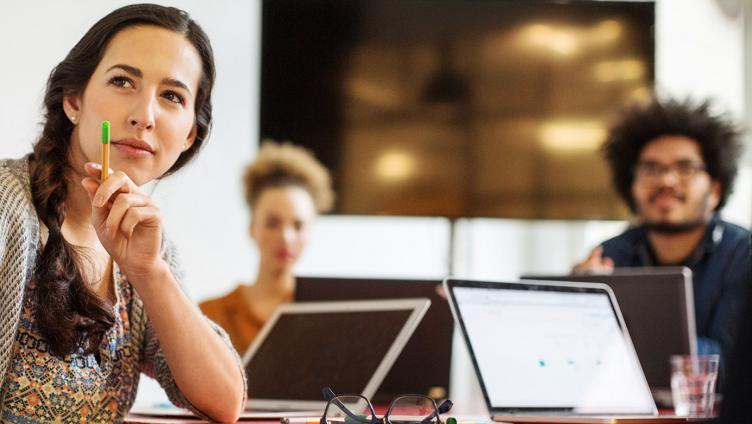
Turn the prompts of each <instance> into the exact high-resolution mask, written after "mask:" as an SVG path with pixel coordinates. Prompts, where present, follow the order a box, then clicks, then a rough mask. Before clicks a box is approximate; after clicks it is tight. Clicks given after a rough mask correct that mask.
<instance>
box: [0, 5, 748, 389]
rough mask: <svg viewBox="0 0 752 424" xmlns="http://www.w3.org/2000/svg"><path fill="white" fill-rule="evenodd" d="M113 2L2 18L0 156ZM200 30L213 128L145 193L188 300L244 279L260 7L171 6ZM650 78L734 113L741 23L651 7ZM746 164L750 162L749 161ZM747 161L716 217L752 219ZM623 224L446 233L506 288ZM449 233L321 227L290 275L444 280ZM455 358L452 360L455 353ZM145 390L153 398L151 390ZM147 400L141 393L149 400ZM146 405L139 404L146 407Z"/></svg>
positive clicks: (352, 222)
mask: <svg viewBox="0 0 752 424" xmlns="http://www.w3.org/2000/svg"><path fill="white" fill-rule="evenodd" d="M125 3H126V2H122V1H111V0H110V1H94V0H75V1H74V0H62V1H51V0H50V1H41V0H27V1H26V2H13V3H10V4H12V6H9V5H3V6H0V7H1V8H2V9H0V10H1V12H0V40H4V41H3V43H0V57H1V58H2V66H0V81H2V91H1V93H2V94H0V128H2V129H3V134H4V136H3V137H2V139H0V157H18V156H20V155H22V154H24V153H26V152H28V151H29V149H30V146H31V143H32V141H33V140H34V139H35V137H36V136H37V134H38V131H39V128H38V126H37V122H38V121H39V120H40V114H39V110H40V108H39V105H40V104H41V96H42V90H43V88H44V82H45V80H46V77H47V75H48V73H49V71H50V70H51V69H52V67H53V66H54V65H55V64H56V63H57V62H58V61H59V60H60V59H62V57H63V56H64V55H65V54H66V53H67V51H68V49H70V47H72V46H73V44H74V43H75V42H76V41H77V40H78V39H79V38H80V36H81V35H83V32H84V31H85V30H86V29H87V28H88V27H89V26H90V25H91V24H93V22H94V21H95V20H96V19H98V18H99V17H101V16H103V15H104V14H106V13H107V12H109V11H111V10H112V9H114V8H115V7H117V6H119V5H122V4H125ZM170 4H174V5H176V6H178V7H181V8H183V9H185V10H187V11H188V12H190V13H191V14H192V15H193V17H194V18H196V20H197V21H198V22H199V23H200V24H201V25H202V26H203V27H204V29H205V30H206V31H207V33H208V34H209V36H210V38H211V40H212V43H213V45H214V48H215V53H216V59H217V70H218V77H217V86H216V90H215V93H214V95H215V97H214V105H215V118H216V120H215V127H214V131H213V134H212V137H211V139H210V142H209V143H208V145H207V146H206V149H205V151H204V152H203V153H202V154H201V155H200V156H199V157H198V159H197V161H196V162H194V163H193V164H191V165H189V166H188V167H187V168H186V169H185V170H183V171H181V172H180V173H178V175H175V176H174V177H170V178H169V179H167V180H165V181H163V182H161V183H160V184H159V185H158V186H157V188H156V191H155V193H154V197H155V199H156V201H157V204H158V205H159V206H160V207H161V208H162V210H163V214H164V217H165V221H166V225H167V228H168V231H169V233H170V234H171V236H172V238H173V239H174V240H175V242H176V243H177V245H178V248H179V249H180V252H181V254H182V257H183V260H184V264H185V269H186V273H187V278H186V280H185V283H186V286H187V289H188V290H189V293H190V294H191V295H192V296H193V298H194V299H197V300H198V299H203V298H206V297H209V296H214V295H218V294H221V293H223V292H225V291H227V290H229V289H230V288H232V287H233V286H234V285H235V284H237V283H238V282H239V281H249V280H250V279H251V278H252V276H253V274H254V271H255V265H256V261H257V256H256V253H255V252H254V251H253V249H252V248H251V244H250V242H249V241H248V239H247V236H246V235H247V230H246V228H247V212H246V210H245V207H244V205H243V203H242V196H241V192H240V185H239V175H240V172H241V168H242V165H243V164H244V163H245V162H246V161H247V160H249V159H250V158H251V156H252V154H253V152H254V151H255V149H256V147H255V144H254V140H256V138H257V132H258V131H257V125H258V123H257V116H258V113H257V112H258V92H259V91H258V87H257V84H258V80H259V75H258V73H259V69H258V66H259V58H258V51H259V45H260V44H259V19H260V13H259V12H260V3H259V0H253V1H249V2H243V1H233V0H219V1H213V2H204V1H200V0H183V1H173V2H170ZM656 40H657V41H656V54H657V58H656V80H657V85H658V86H659V87H660V89H661V90H663V92H664V93H667V94H673V95H681V96H683V95H690V94H691V95H695V96H700V97H704V96H712V97H714V98H715V99H716V100H717V101H718V105H719V106H720V107H723V108H728V109H730V110H732V111H733V112H734V113H735V114H736V115H737V116H739V117H742V116H745V113H746V110H745V107H746V105H745V97H744V93H745V85H744V76H745V71H746V69H745V68H744V66H743V65H744V55H743V53H744V43H743V41H744V25H743V19H741V18H738V17H737V18H733V17H732V18H730V17H727V16H725V15H723V14H722V13H721V11H720V9H719V8H718V6H717V4H716V2H715V1H714V0H658V2H657V25H656ZM747 157H750V156H749V155H748V156H747ZM749 162H750V161H749V160H745V163H744V169H743V172H742V177H743V178H742V179H741V181H740V184H739V185H738V186H737V191H736V194H735V195H734V196H733V198H732V199H731V201H730V203H729V205H728V207H727V209H726V211H725V216H726V217H730V218H731V219H732V220H735V221H737V222H739V223H741V224H743V225H747V226H748V225H749V224H750V221H752V202H751V201H750V194H752V184H751V183H750V175H751V174H752V172H750V165H749ZM623 226H624V223H620V222H561V221H556V222H532V221H514V220H461V221H459V222H458V223H457V225H456V226H455V229H454V230H455V234H454V236H455V240H456V244H455V248H454V252H452V257H453V258H454V261H455V262H454V271H455V274H456V275H462V276H467V277H476V278H515V277H516V276H517V275H518V274H519V273H521V272H562V271H565V270H567V269H568V266H569V264H571V263H573V262H574V261H575V260H576V259H578V258H581V257H582V256H583V255H584V254H585V253H586V252H587V251H588V250H589V249H590V248H592V247H593V246H594V245H595V244H597V242H598V241H600V240H602V239H603V238H606V237H608V236H611V235H613V234H616V233H618V232H619V231H620V230H621V229H622V228H623ZM449 240H450V237H449V224H448V223H447V222H446V221H445V220H442V219H434V218H426V219H419V218H412V219H400V218H376V217H372V218H367V217H348V218H345V217H336V216H333V217H322V218H321V220H320V222H319V225H318V227H317V229H316V230H315V232H314V235H313V240H312V243H311V249H310V250H309V251H308V252H307V254H306V256H304V258H303V260H302V261H301V264H300V266H299V272H300V273H307V274H312V275H322V274H332V275H334V274H340V275H368V274H373V275H382V276H391V277H396V276H400V275H402V276H410V277H416V278H417V277H420V278H426V277H427V278H431V277H436V276H441V275H443V269H445V267H446V265H447V263H448V260H449V259H448V258H449V255H450V253H449V251H448V249H449V247H448V243H449ZM455 354H456V356H457V357H458V358H459V360H460V362H462V361H463V360H466V359H463V356H462V352H459V353H457V352H455ZM466 366H467V364H466V363H465V365H462V364H460V366H458V367H456V368H455V371H454V372H453V379H454V380H453V384H455V389H456V391H454V393H453V396H454V397H456V398H457V399H455V400H462V399H465V400H467V399H469V396H468V394H467V393H470V392H472V390H473V384H474V383H472V381H470V382H468V379H470V380H471V372H470V370H469V369H468V368H466ZM148 390H151V389H148ZM152 393H153V392H151V391H149V392H148V395H152ZM143 396H144V395H142V398H143Z"/></svg>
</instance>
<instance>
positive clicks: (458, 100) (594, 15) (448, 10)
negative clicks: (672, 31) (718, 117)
mask: <svg viewBox="0 0 752 424" xmlns="http://www.w3.org/2000/svg"><path fill="white" fill-rule="evenodd" d="M654 23H655V4H654V2H634V1H631V2H610V1H554V0H264V1H263V3H262V53H261V54H262V57H261V66H262V70H261V105H260V114H261V116H260V135H261V137H262V138H272V139H275V140H279V141H283V140H289V141H292V142H294V143H296V144H300V145H303V146H305V147H307V148H309V149H310V150H312V151H313V152H314V153H315V155H316V156H317V157H318V158H319V159H320V160H321V161H322V162H323V163H324V164H325V165H326V166H327V167H328V168H329V169H330V170H331V172H332V174H333V177H334V184H335V190H336V191H337V196H338V197H337V202H336V206H335V211H334V212H335V213H340V214H386V215H408V216H415V215H419V216H446V217H451V218H459V217H504V218H535V219H592V218H595V219H608V218H623V217H625V216H626V215H627V213H626V212H627V211H626V208H625V207H624V206H623V205H622V203H621V202H620V201H619V200H618V198H617V197H616V195H615V193H614V191H613V189H612V188H611V184H610V175H609V172H608V169H607V168H606V165H605V163H604V162H603V160H602V158H601V155H600V152H599V147H600V145H601V144H602V142H603V141H604V139H605V136H606V131H607V128H608V125H609V122H610V120H611V119H612V118H613V116H614V113H615V112H616V111H618V110H619V109H620V108H621V107H622V106H623V105H624V104H625V103H627V102H630V101H634V100H638V99H644V98H647V97H648V96H649V95H650V93H651V91H652V87H653V80H654V70H653V68H654V50H655V47H654V44H655V43H654V33H653V28H654Z"/></svg>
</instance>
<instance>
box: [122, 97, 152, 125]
mask: <svg viewBox="0 0 752 424" xmlns="http://www.w3.org/2000/svg"><path fill="white" fill-rule="evenodd" d="M128 123H129V124H130V125H131V126H132V127H134V128H136V129H138V130H151V129H153V128H154V101H153V100H152V99H151V97H145V98H143V99H142V100H141V101H140V102H139V103H138V104H136V105H135V107H134V108H133V110H131V113H130V116H129V117H128Z"/></svg>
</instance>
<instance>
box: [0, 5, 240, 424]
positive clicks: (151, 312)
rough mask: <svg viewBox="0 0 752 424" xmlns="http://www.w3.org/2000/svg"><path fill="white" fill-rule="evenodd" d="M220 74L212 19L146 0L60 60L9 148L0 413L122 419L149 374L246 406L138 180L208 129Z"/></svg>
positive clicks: (197, 403) (171, 163)
mask: <svg viewBox="0 0 752 424" xmlns="http://www.w3.org/2000/svg"><path fill="white" fill-rule="evenodd" d="M214 76H215V71H214V59H213V53H212V49H211V45H210V43H209V39H208V38H207V36H206V34H205V33H204V31H203V30H202V29H201V28H200V27H199V26H198V25H197V24H196V23H195V22H194V21H193V20H191V19H190V17H189V16H188V14H187V13H185V12H183V11H181V10H178V9H175V8H171V7H162V6H157V5H150V4H141V5H131V6H126V7H122V8H120V9H117V10H115V11H113V12H111V13H110V14H108V15H107V16H105V17H104V18H102V19H101V20H99V21H98V22H97V23H95V24H94V26H93V27H92V28H91V29H90V30H89V31H88V32H87V33H86V34H85V35H84V36H83V38H82V39H81V40H80V41H79V42H78V43H77V44H76V45H75V46H74V47H73V49H72V50H71V51H70V52H69V53H68V55H67V56H66V57H65V59H63V61H62V62H60V64H58V65H57V66H56V67H55V68H54V69H53V71H52V73H51V74H50V77H49V80H48V82H47V90H46V93H45V97H44V110H45V117H44V122H43V124H44V128H43V131H42V134H41V136H40V137H39V139H38V140H37V142H36V143H35V144H34V148H33V152H32V153H31V154H29V155H28V156H26V157H24V158H22V159H19V160H4V161H0V377H2V380H0V385H1V386H0V387H1V389H0V420H1V421H3V422H35V421H43V422H72V421H76V422H80V421H87V422H88V421H92V422H102V421H108V422H109V421H122V419H123V417H124V415H125V414H126V413H127V412H128V410H129V409H130V407H131V405H132V404H133V401H134V398H135V395H136V389H137V387H138V381H139V376H140V373H142V372H143V373H145V374H147V375H149V376H152V377H154V378H156V379H157V380H158V381H159V383H160V384H161V385H162V387H163V388H165V390H166V392H167V394H168V396H169V397H170V399H171V400H172V401H173V402H174V403H175V404H176V405H178V406H183V407H186V408H189V409H191V410H192V411H194V412H195V413H196V414H197V415H199V416H203V417H205V418H210V419H213V420H217V421H234V420H235V419H237V417H238V414H239V412H240V410H241V408H242V405H243V403H244V398H245V388H244V385H245V377H244V375H243V370H242V367H241V366H240V363H239V359H238V356H237V353H235V351H234V350H233V349H232V347H231V345H230V342H229V340H228V338H227V336H226V335H225V333H224V332H223V331H222V330H221V329H219V328H218V327H217V326H216V325H215V324H213V323H211V322H210V321H209V320H208V319H206V318H205V317H204V316H203V315H202V314H201V312H200V310H199V309H198V308H197V307H196V306H195V305H194V304H193V303H191V301H190V300H189V299H188V297H187V296H186V295H185V294H184V293H183V291H182V290H181V288H180V285H179V281H180V277H181V276H180V269H179V265H178V261H177V259H176V253H175V248H174V247H173V246H172V245H171V244H170V243H169V241H168V240H167V238H166V237H165V235H164V234H163V224H162V222H161V218H160V214H159V209H158V208H157V206H156V205H155V204H154V202H153V201H152V199H151V198H150V197H149V196H148V195H147V194H145V193H144V192H143V191H142V190H141V188H140V187H141V186H142V185H143V184H145V183H148V182H150V181H153V180H155V179H158V178H162V177H164V176H166V175H169V174H171V173H173V172H176V171H177V170H179V169H180V168H181V167H183V165H185V164H186V163H187V162H188V161H189V160H190V159H191V158H193V157H194V156H195V155H196V154H197V153H198V151H199V149H200V148H201V146H202V145H203V144H204V142H205V141H206V137H207V135H208V132H209V128H210V126H211V121H212V113H211V111H212V109H211V92H212V86H213V84H214ZM105 120H108V121H110V123H111V137H112V143H111V146H112V149H111V155H110V164H111V168H112V169H107V170H105V171H106V172H107V173H108V175H109V178H106V179H100V178H99V175H100V173H101V165H100V163H99V161H100V160H99V158H100V157H101V156H100V152H101V149H102V144H101V142H100V126H101V123H102V122H103V121H105ZM216 393H222V396H219V397H218V396H216Z"/></svg>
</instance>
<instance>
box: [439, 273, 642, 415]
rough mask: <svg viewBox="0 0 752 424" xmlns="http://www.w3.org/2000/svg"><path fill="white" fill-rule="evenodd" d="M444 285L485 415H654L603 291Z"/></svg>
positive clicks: (628, 349) (514, 285) (634, 362)
mask: <svg viewBox="0 0 752 424" xmlns="http://www.w3.org/2000/svg"><path fill="white" fill-rule="evenodd" d="M451 281H452V280H450V281H449V282H450V286H449V287H450V290H451V297H452V301H453V302H454V303H453V306H454V307H455V309H456V313H457V315H458V318H459V319H460V325H461V327H462V330H463V335H464V336H465V339H466V341H467V342H468V344H469V346H470V351H471V356H472V359H473V362H474V365H475V367H476V371H477V372H478V374H479V377H480V380H481V386H482V388H483V390H484V394H485V396H486V400H487V403H488V404H489V407H490V408H491V409H492V410H495V411H500V410H502V411H504V410H505V411H539V410H560V411H572V412H576V413H584V414H590V413H592V414H601V413H603V414H606V413H618V414H639V413H648V414H650V413H653V412H654V410H655V404H654V403H653V400H652V397H651V395H650V391H649V389H648V387H647V384H646V382H645V378H644V376H643V374H642V371H641V368H640V366H639V363H638V362H637V358H636V355H635V353H634V349H633V348H632V346H631V344H630V343H629V341H628V340H627V338H625V335H624V333H623V332H622V330H621V323H620V321H619V318H618V316H617V314H616V311H615V309H614V307H613V304H612V302H611V298H610V297H609V292H608V291H607V290H606V289H585V288H582V287H567V286H561V287H559V286H555V285H554V286H545V285H536V284H519V283H498V284H490V285H489V284H486V285H485V286H484V285H483V284H481V285H480V286H473V285H472V284H470V286H467V287H461V286H452V285H451ZM460 285H461V284H460Z"/></svg>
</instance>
